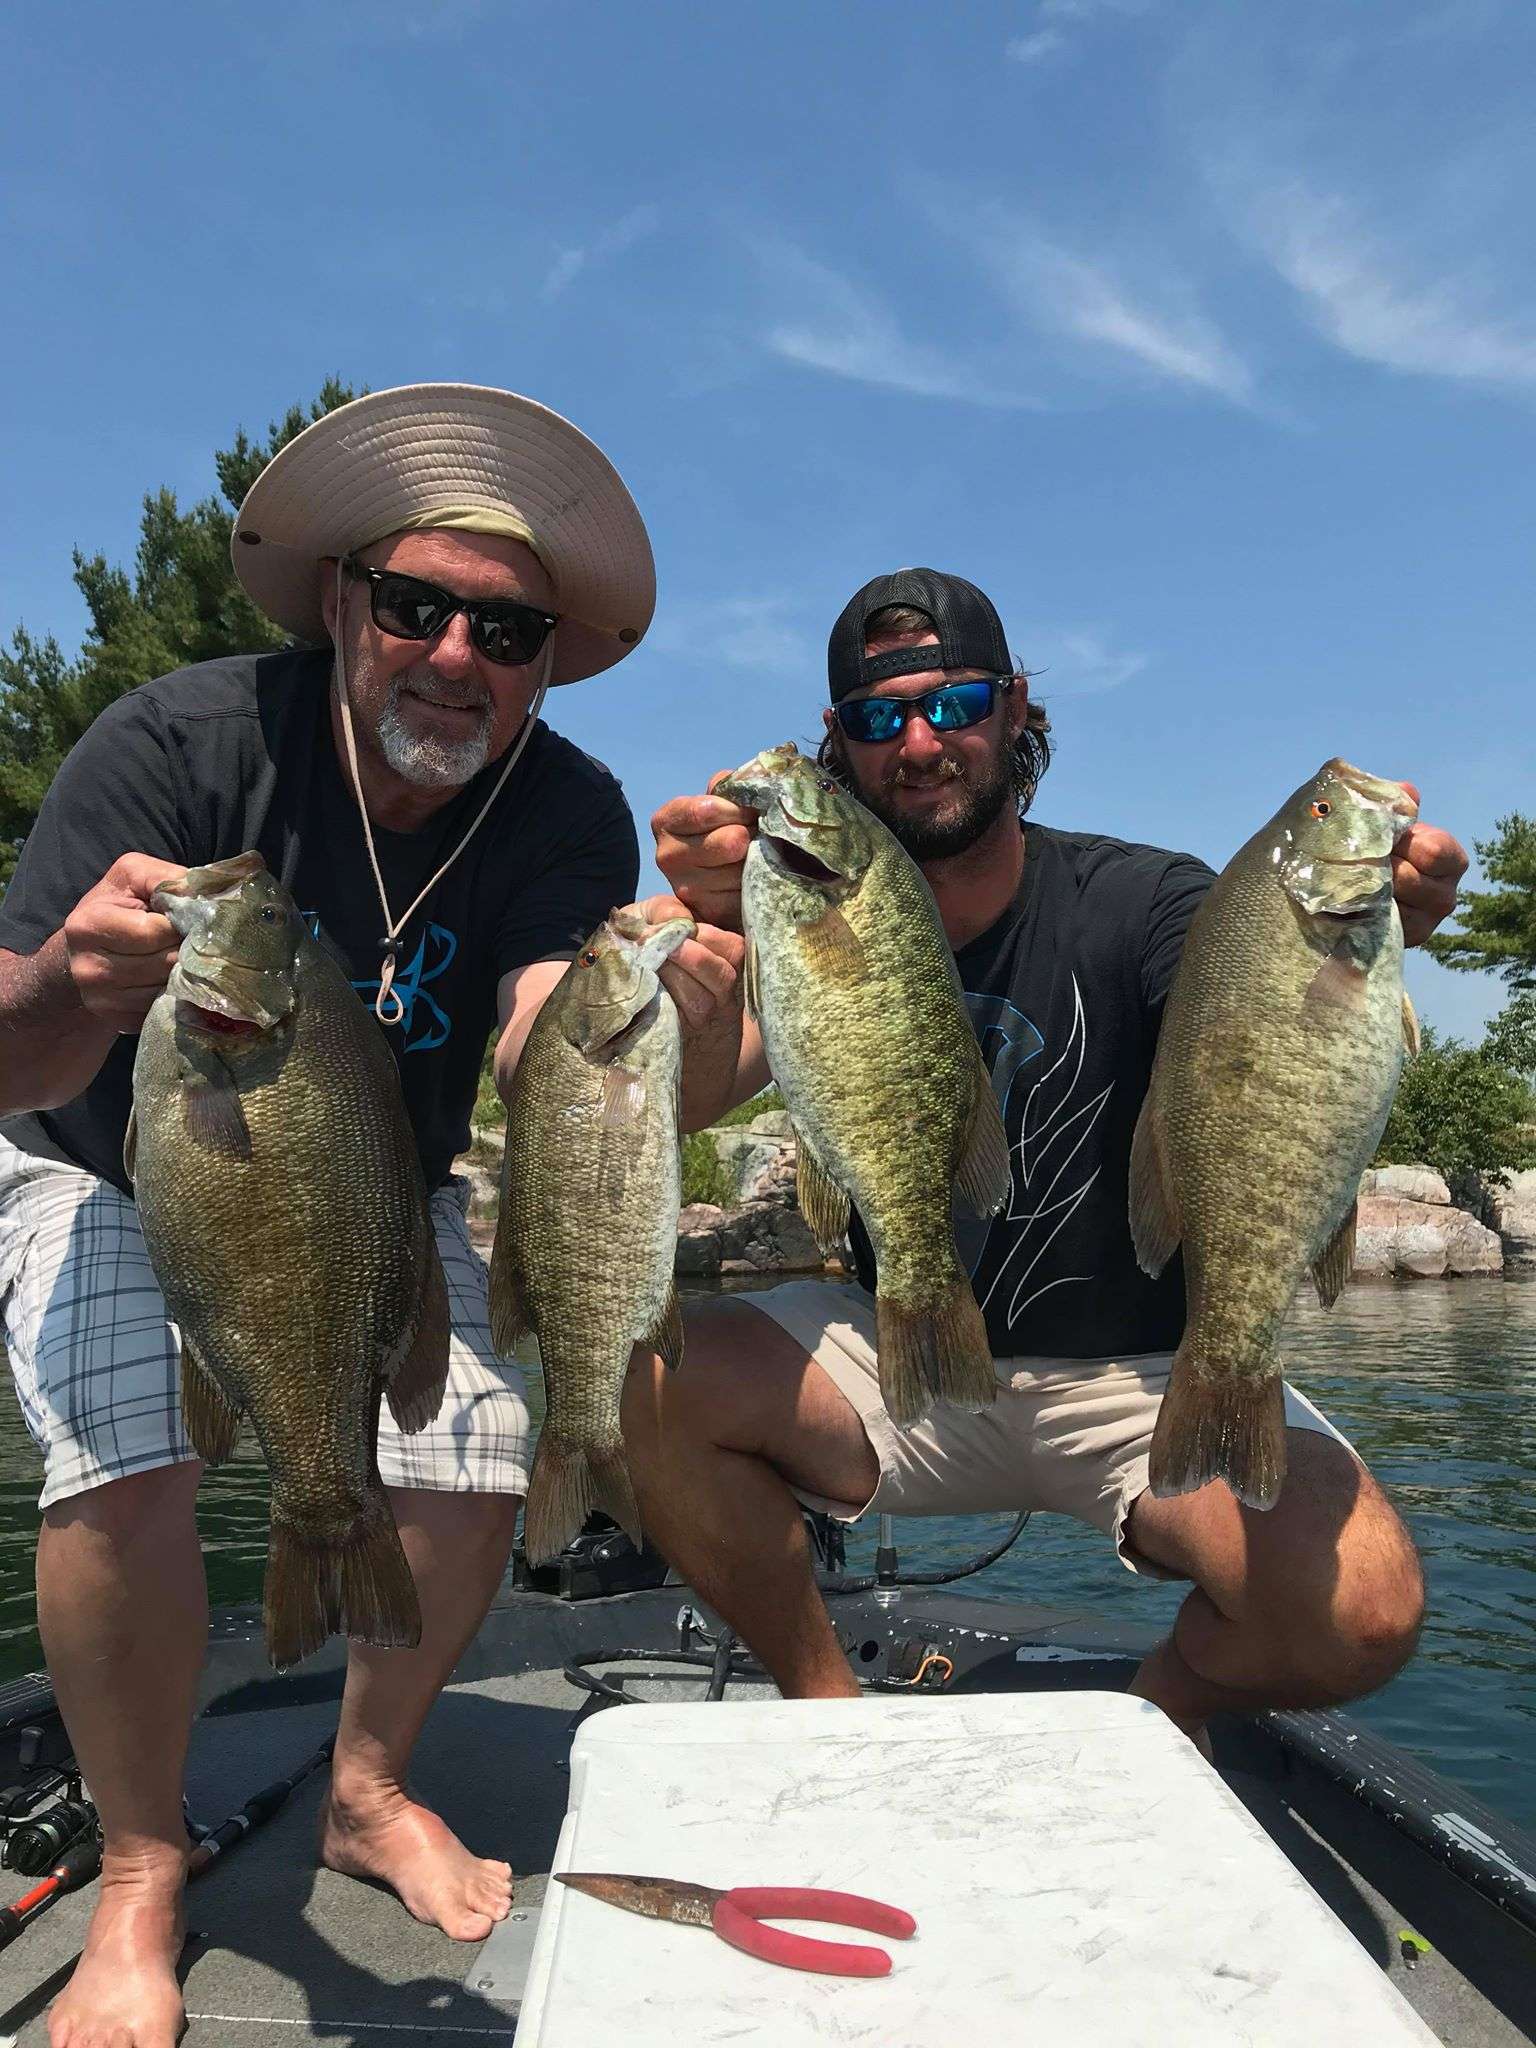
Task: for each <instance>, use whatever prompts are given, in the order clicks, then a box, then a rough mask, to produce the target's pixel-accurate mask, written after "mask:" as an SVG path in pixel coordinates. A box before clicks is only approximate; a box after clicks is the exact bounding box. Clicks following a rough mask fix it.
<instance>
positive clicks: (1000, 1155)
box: [955, 1056, 1013, 1216]
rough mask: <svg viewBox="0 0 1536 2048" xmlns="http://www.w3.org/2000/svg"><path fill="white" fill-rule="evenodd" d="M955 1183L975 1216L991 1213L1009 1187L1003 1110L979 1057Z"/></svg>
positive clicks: (1009, 1162)
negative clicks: (974, 1093)
mask: <svg viewBox="0 0 1536 2048" xmlns="http://www.w3.org/2000/svg"><path fill="white" fill-rule="evenodd" d="M955 1186H956V1187H957V1188H958V1189H959V1190H960V1193H961V1196H962V1197H963V1199H964V1201H965V1203H966V1205H967V1207H968V1208H970V1210H971V1211H972V1213H973V1214H975V1215H977V1216H995V1215H996V1214H997V1212H998V1210H999V1209H1001V1208H1002V1206H1003V1204H1004V1203H1005V1202H1006V1201H1007V1199H1008V1196H1009V1193H1010V1191H1011V1190H1012V1187H1013V1162H1012V1160H1011V1159H1010V1157H1009V1153H1008V1133H1007V1132H1006V1131H1005V1130H1004V1129H1003V1112H1002V1110H1001V1109H1000V1108H999V1107H998V1102H997V1097H996V1096H995V1095H994V1094H993V1093H992V1081H991V1077H990V1076H989V1075H988V1073H987V1070H986V1067H985V1065H984V1064H983V1062H982V1060H981V1059H980V1057H979V1056H978V1058H977V1061H976V1106H975V1108H974V1109H973V1110H972V1112H971V1128H970V1134H969V1135H968V1137H967V1138H966V1141H965V1151H964V1153H963V1154H962V1156H961V1160H960V1166H959V1170H958V1171H957V1173H956V1174H955Z"/></svg>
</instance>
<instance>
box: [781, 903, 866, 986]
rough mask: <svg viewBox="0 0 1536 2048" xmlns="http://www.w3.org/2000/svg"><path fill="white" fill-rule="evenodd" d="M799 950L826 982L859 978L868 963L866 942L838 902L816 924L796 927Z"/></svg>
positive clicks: (814, 971)
mask: <svg viewBox="0 0 1536 2048" xmlns="http://www.w3.org/2000/svg"><path fill="white" fill-rule="evenodd" d="M797 933H798V936H799V940H800V951H801V953H802V954H803V955H804V958H805V964H806V966H807V967H808V968H809V970H810V971H811V973H812V974H815V975H819V976H820V977H821V978H822V979H823V980H826V981H858V980H859V979H860V978H861V977H862V976H863V974H864V972H865V968H866V965H867V962H866V960H865V955H864V945H863V941H862V940H861V939H860V938H859V935H858V933H857V932H856V931H855V930H854V928H853V926H852V925H851V924H850V923H849V922H848V920H847V918H846V917H844V915H843V913H842V912H841V911H840V910H839V909H838V907H837V905H836V904H835V903H833V904H829V905H828V907H827V910H826V912H825V914H824V915H823V916H821V917H818V918H817V919H816V921H815V923H814V924H802V925H800V926H798V927H797Z"/></svg>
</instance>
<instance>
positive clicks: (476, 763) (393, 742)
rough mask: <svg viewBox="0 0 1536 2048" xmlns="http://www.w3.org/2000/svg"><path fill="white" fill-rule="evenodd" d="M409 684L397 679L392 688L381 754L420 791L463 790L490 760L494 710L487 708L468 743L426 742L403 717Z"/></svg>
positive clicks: (381, 732) (382, 724)
mask: <svg viewBox="0 0 1536 2048" xmlns="http://www.w3.org/2000/svg"><path fill="white" fill-rule="evenodd" d="M408 680H409V679H408V678H407V677H405V676H397V677H396V678H395V680H394V681H393V682H392V683H391V684H390V686H389V702H388V703H387V704H386V705H385V707H384V711H383V714H382V716H381V717H380V719H379V725H378V737H379V751H380V753H382V754H383V756H384V758H385V760H386V761H387V762H388V763H389V765H390V767H391V768H393V770H394V771H395V773H396V774H397V775H398V776H400V777H401V779H402V780H403V781H405V782H414V783H415V784H416V785H417V787H418V788H420V789H461V788H462V787H463V786H464V784H465V783H466V782H473V780H474V779H475V777H476V776H477V775H478V774H479V773H480V770H481V769H482V768H483V767H484V766H485V764H486V762H487V761H488V760H489V758H490V752H491V720H492V712H491V707H490V706H489V705H487V706H486V707H485V710H484V712H483V713H482V715H481V719H480V730H479V732H477V733H472V734H471V735H470V737H469V738H468V739H465V740H459V741H457V742H456V743H455V744H454V745H452V746H448V745H445V744H444V743H443V742H442V741H441V740H434V739H425V738H423V737H422V735H421V734H420V733H416V732H412V730H411V729H410V727H409V726H408V725H407V724H406V723H405V720H404V719H403V718H402V717H401V716H400V698H401V696H402V694H403V692H404V689H405V685H406V682H407V681H408Z"/></svg>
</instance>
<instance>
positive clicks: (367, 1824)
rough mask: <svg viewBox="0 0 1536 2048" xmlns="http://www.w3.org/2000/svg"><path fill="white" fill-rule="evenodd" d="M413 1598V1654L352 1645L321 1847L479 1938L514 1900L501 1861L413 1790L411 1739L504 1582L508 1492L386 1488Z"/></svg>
mask: <svg viewBox="0 0 1536 2048" xmlns="http://www.w3.org/2000/svg"><path fill="white" fill-rule="evenodd" d="M389 1497H390V1502H391V1505H392V1506H393V1508H394V1511H395V1519H396V1521H397V1522H398V1523H399V1526H400V1538H401V1541H402V1542H403V1543H404V1545H405V1554H406V1556H407V1557H408V1558H409V1559H410V1561H411V1571H412V1573H413V1575H414V1577H415V1580H416V1589H417V1592H418V1593H419V1595H420V1597H421V1631H422V1632H421V1642H420V1645H419V1646H418V1647H417V1648H416V1649H414V1650H377V1649H373V1648H371V1647H369V1646H367V1645H365V1644H362V1643H354V1644H353V1645H352V1647H351V1650H350V1653H349V1655H348V1658H347V1686H346V1692H345V1694H344V1695H343V1698H342V1703H341V1721H340V1725H339V1727H338V1729H337V1733H336V1756H335V1760H334V1762H333V1764H332V1767H331V1790H330V1796H329V1798H328V1799H327V1801H326V1803H325V1806H324V1809H323V1811H322V1813H321V1820H320V1855H321V1860H322V1861H323V1862H325V1863H327V1864H328V1865H329V1866H330V1868H331V1869H332V1870H340V1871H344V1872H345V1873H346V1874H347V1875H348V1876H351V1877H371V1878H376V1879H378V1880H379V1881H380V1882H382V1883H384V1884H387V1885H389V1886H390V1887H391V1888H392V1889H393V1890H394V1891H396V1892H398V1893H399V1895H400V1898H401V1900H402V1902H403V1903H404V1905H405V1906H406V1908H407V1910H408V1911H409V1912H411V1913H413V1914H414V1915H415V1917H416V1918H417V1919H418V1920H425V1921H426V1922H428V1923H429V1925H432V1926H436V1927H441V1928H442V1930H443V1932H444V1933H445V1934H451V1935H452V1936H453V1937H454V1939H455V1940H457V1941H482V1940H484V1938H485V1936H486V1935H487V1934H489V1933H490V1931H491V1927H492V1925H493V1924H494V1923H495V1922H496V1921H498V1920H504V1919H505V1918H506V1916H507V1912H508V1910H509V1908H510V1907H511V1904H512V1871H511V1868H510V1866H509V1865H507V1864H505V1863H499V1862H496V1861H494V1860H493V1859H490V1858H483V1857H479V1856H475V1855H472V1854H471V1853H470V1851H469V1850H468V1849H466V1848H465V1846H464V1844H463V1843H462V1842H461V1841H460V1840H459V1838H458V1836H457V1835H455V1834H454V1833H453V1831H452V1829H451V1828H449V1827H448V1825H447V1824H446V1822H444V1821H442V1820H440V1819H439V1818H438V1816H437V1815H436V1814H435V1813H433V1812H432V1811H431V1810H430V1808H428V1807H425V1806H423V1805H421V1804H420V1803H419V1801H417V1800H416V1799H414V1798H413V1797H412V1796H411V1793H410V1790H409V1788H408V1785H407V1772H408V1769H409V1766H410V1761H411V1752H412V1751H413V1750H414V1748H415V1747H416V1738H417V1736H418V1735H420V1733H421V1730H422V1725H423V1723H424V1722H425V1721H426V1718H427V1715H428V1714H429V1713H430V1711H431V1709H432V1705H433V1702H434V1701H435V1700H436V1699H437V1696H438V1694H439V1693H440V1692H441V1691H442V1689H443V1687H444V1685H445V1684H446V1683H447V1681H448V1677H449V1675H450V1673H451V1672H452V1670H453V1667H454V1665H455V1664H457V1662H458V1661H459V1658H460V1657H461V1656H462V1655H463V1653H464V1651H465V1649H466V1648H467V1646H468V1645H469V1643H470V1642H471V1641H472V1640H473V1638H474V1635H475V1632H476V1630H477V1629H478V1628H479V1626H480V1624H481V1622H482V1621H483V1620H484V1619H485V1615H486V1610H487V1609H488V1608H489V1606H490V1604H491V1601H492V1599H493V1598H494V1597H495V1594H496V1589H497V1588H498V1586H500V1584H501V1577H502V1573H503V1572H504V1571H505V1570H506V1565H507V1553H508V1552H509V1550H510V1549H511V1547H512V1532H513V1529H514V1526H515V1524H516V1520H517V1496H516V1495H513V1494H497V1493H432V1492H428V1491H426V1490H425V1489H417V1488H411V1489H409V1490H406V1489H404V1488H395V1487H391V1488H390V1489H389Z"/></svg>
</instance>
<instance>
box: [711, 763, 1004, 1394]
mask: <svg viewBox="0 0 1536 2048" xmlns="http://www.w3.org/2000/svg"><path fill="white" fill-rule="evenodd" d="M716 794H717V795H720V796H723V797H727V798H729V799H730V801H731V802H733V803H738V804H740V805H742V806H743V807H744V808H745V809H747V810H752V811H756V812H757V813H758V819H759V822H758V828H757V832H756V835H755V837H754V838H753V841H752V844H751V846H750V848H749V849H748V852H747V860H746V867H745V870H744V872H743V875H742V921H743V924H744V927H745V930H746V934H747V942H748V951H747V976H746V982H747V987H746V996H747V1002H748V1005H749V1007H750V1008H751V1010H752V1011H753V1013H754V1015H755V1016H756V1017H757V1019H758V1023H759V1026H760V1028H761V1030H762V1034H763V1047H764V1050H765V1052H766V1053H767V1056H768V1064H769V1066H770V1068H771V1069H772V1071H773V1077H774V1079H775V1081H777V1083H778V1085H779V1088H780V1090H781V1091H782V1093H783V1095H784V1099H785V1101H786V1102H787V1103H788V1105H789V1111H790V1115H791V1117H792V1119H793V1121H794V1126H795V1133H796V1137H797V1139H798V1180H799V1198H800V1207H801V1209H802V1210H803V1212H804V1214H805V1219H806V1221H807V1223H809V1225H810V1226H811V1229H812V1230H813V1231H814V1232H815V1234H816V1237H817V1239H818V1241H819V1242H820V1244H821V1245H822V1246H823V1248H824V1249H827V1250H830V1249H831V1248H832V1247H833V1246H834V1245H836V1244H838V1243H839V1242H840V1241H841V1239H842V1237H843V1234H844V1232H845V1231H846V1230H847V1227H848V1212H849V1205H850V1203H852V1204H853V1205H854V1206H855V1207H857V1209H858V1212H859V1215H860V1217H861V1218H862V1219H863V1222H864V1227H865V1229H866V1230H867V1231H868V1232H869V1237H870V1242H871V1244H872V1245H873V1247H874V1253H875V1263H876V1268H877V1283H876V1294H875V1314H876V1324H877V1329H876V1345H877V1350H878V1353H879V1362H880V1393H881V1397H882V1399H883V1400H884V1402H885V1406H886V1409H887V1411H888V1412H889V1414H890V1416H891V1418H892V1420H893V1421H895V1422H897V1423H899V1424H901V1425H903V1426H907V1425H910V1424H911V1423H914V1422H916V1421H918V1420H919V1418H920V1417H921V1416H923V1415H925V1414H926V1413H927V1412H928V1410H929V1409H930V1408H931V1407H932V1405H933V1403H934V1402H935V1401H947V1402H949V1403H951V1404H952V1405H953V1406H955V1407H959V1408H968V1409H973V1410H975V1409H980V1408H984V1407H986V1406H987V1405H988V1404H989V1403H990V1402H991V1401H993V1400H995V1399H996V1396H997V1375H996V1373H995V1371H994V1369H993V1364H992V1347H991V1344H990V1342H989V1340H988V1337H987V1330H986V1324H985V1322H984V1320H983V1318H982V1314H981V1310H980V1309H979V1308H978V1306H977V1304H976V1297H975V1295H974V1294H973V1293H972V1291H971V1283H970V1279H969V1277H968V1275H967V1274H966V1271H965V1268H964V1267H963V1266H962V1265H961V1263H960V1257H959V1253H958V1250H957V1248H956V1245H955V1233H954V1224H953V1218H952V1212H951V1193H952V1190H953V1189H955V1188H958V1189H959V1192H960V1194H961V1196H962V1198H963V1199H964V1200H965V1202H966V1203H967V1205H968V1206H969V1207H970V1208H971V1209H972V1210H974V1212H975V1213H976V1214H977V1215H978V1216H990V1215H993V1214H995V1213H996V1211H997V1210H998V1209H999V1208H1001V1207H1002V1205H1003V1203H1004V1202H1005V1201H1006V1200H1007V1198H1008V1189H1009V1179H1010V1170H1009V1158H1008V1144H1007V1140H1006V1138H1005V1137H1004V1134H1003V1121H1002V1114H1001V1112H1000V1111H999V1109H998V1106H997V1099H996V1097H995V1096H994V1095H993V1093H992V1084H991V1080H990V1078H989V1077H988V1074H987V1070H986V1066H985V1063H984V1062H983V1060H982V1057H981V1049H980V1047H979V1046H978V1044H977V1042H976V1034H975V1032H974V1031H973V1030H972V1028H971V1022H970V1017H969V1015H968V1013H967V1011H966V1007H965V997H964V994H963V992H962V990H961V986H960V976H959V973H958V970H957V969H956V967H955V960H954V954H953V953H952V952H951V950H950V946H949V942H948V940H947V939H946V938H945V936H944V927H943V924H942V922H941V921H940V918H939V912H938V906H937V905H936V904H935V902H934V900H933V892H932V891H931V890H930V888H929V887H928V884H927V882H926V880H925V879H924V877H923V873H922V870H921V869H920V868H919V867H918V865H917V863H916V862H915V861H914V860H912V859H911V857H910V856H909V855H908V854H907V852H906V851H905V849H904V848H903V847H902V846H901V845H900V844H899V843H898V842H897V840H896V839H895V837H894V836H893V835H892V834H891V833H890V832H889V831H887V829H886V828H885V826H884V825H882V824H881V823H880V821H879V820H878V819H877V818H875V817H873V816H872V815H871V813H870V812H868V811H867V810H865V808H864V806H863V805H862V804H861V803H859V802H858V801H857V800H856V799H855V798H854V797H852V796H850V795H849V794H848V793H847V791H846V790H844V789H842V788H841V787H840V786H839V785H838V784H837V783H836V782H835V781H834V780H833V779H832V777H831V776H829V775H827V774H826V773H824V772H823V770H821V769H820V768H818V766H817V765H816V763H815V762H814V761H810V760H807V759H806V757H805V756H804V755H803V754H801V753H800V752H799V750H798V748H796V746H795V745H794V743H793V742H792V741H791V742H789V743H788V744H787V745H785V746H782V747H773V748H771V749H769V751H767V752H766V753H762V754H758V755H757V756H756V757H755V758H754V759H753V760H751V761H748V762H747V763H746V764H745V766H743V767H741V768H738V769H736V770H735V772H734V773H733V774H731V775H730V776H728V777H727V778H726V779H725V781H723V782H721V783H719V784H718V785H717V787H716Z"/></svg>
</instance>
